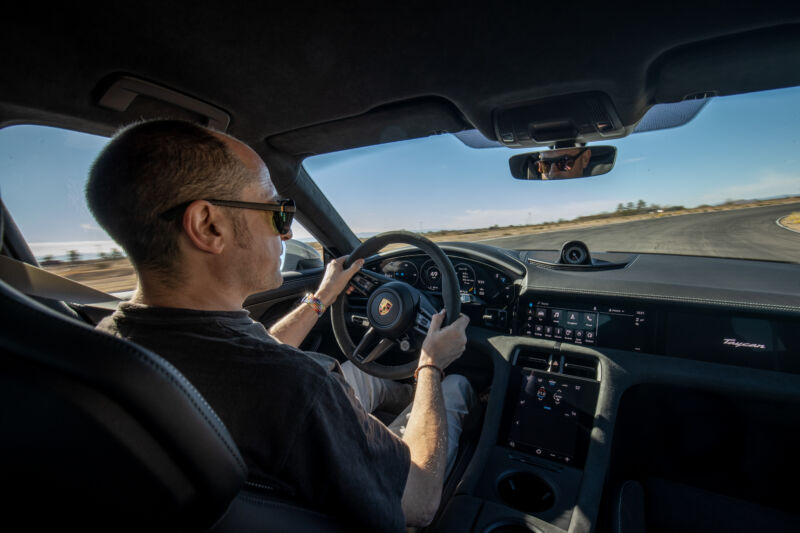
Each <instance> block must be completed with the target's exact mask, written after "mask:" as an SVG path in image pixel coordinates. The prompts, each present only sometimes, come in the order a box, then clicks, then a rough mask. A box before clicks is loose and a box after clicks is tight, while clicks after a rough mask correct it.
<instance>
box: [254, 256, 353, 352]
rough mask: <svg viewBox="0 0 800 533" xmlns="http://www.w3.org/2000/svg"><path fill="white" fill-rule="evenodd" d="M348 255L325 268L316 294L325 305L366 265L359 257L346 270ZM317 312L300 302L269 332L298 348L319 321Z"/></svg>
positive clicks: (329, 303) (334, 298)
mask: <svg viewBox="0 0 800 533" xmlns="http://www.w3.org/2000/svg"><path fill="white" fill-rule="evenodd" d="M346 260H347V256H344V257H340V258H338V259H334V260H333V261H331V262H330V263H328V266H327V267H326V268H325V275H324V276H323V278H322V282H321V283H320V284H319V289H317V292H316V293H314V296H316V297H317V298H319V299H320V300H321V301H322V303H323V304H324V305H325V307H328V306H330V305H331V304H332V303H333V302H335V301H336V298H337V297H338V296H339V293H340V292H342V291H343V290H344V288H345V287H346V286H347V284H348V282H349V281H350V279H351V278H352V277H353V276H354V275H355V273H356V272H358V271H359V270H360V269H361V267H362V266H363V265H364V260H363V259H359V260H358V261H356V262H354V263H353V264H352V265H350V268H348V269H347V270H344V268H343V265H344V262H345V261H346ZM318 318H319V316H317V312H316V311H314V309H312V307H311V306H310V305H306V304H300V307H297V308H296V309H294V310H293V311H292V312H290V313H289V314H288V315H286V316H285V317H283V318H282V319H280V320H279V321H278V322H276V323H275V324H273V326H272V327H271V328H269V334H270V335H272V336H273V337H275V339H276V340H277V341H278V342H282V343H284V344H288V345H290V346H294V347H295V348H297V347H298V346H300V344H301V343H302V342H303V339H305V338H306V335H308V332H309V331H311V328H313V327H314V324H316V323H317V319H318Z"/></svg>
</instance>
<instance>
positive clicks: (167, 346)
mask: <svg viewBox="0 0 800 533" xmlns="http://www.w3.org/2000/svg"><path fill="white" fill-rule="evenodd" d="M98 329H101V330H103V331H106V332H108V333H111V334H112V335H116V336H118V337H122V338H125V339H129V340H131V341H133V342H135V343H137V344H140V345H142V346H144V347H145V348H148V349H150V350H152V351H154V352H155V353H157V354H159V355H160V356H162V357H163V358H165V359H166V360H167V361H169V362H170V363H172V364H173V365H175V367H177V368H178V370H180V371H181V372H182V373H183V374H184V375H185V376H186V377H187V378H188V379H189V381H191V382H192V383H193V384H194V386H195V387H197V389H198V390H199V391H200V393H201V394H202V395H203V396H204V397H205V399H206V400H207V401H208V402H209V403H210V404H211V406H212V407H213V408H214V410H215V411H216V412H217V413H218V414H219V416H220V418H222V421H223V422H224V423H225V425H226V426H227V428H228V430H229V431H230V432H231V435H232V436H233V438H234V440H235V441H236V443H237V445H238V446H239V449H240V450H241V452H242V455H243V456H244V458H245V461H246V462H247V465H248V468H249V470H250V479H251V480H254V481H258V480H264V481H267V482H269V483H272V484H274V482H275V480H278V481H279V482H280V483H282V484H285V486H286V487H287V488H288V489H289V490H290V491H292V492H293V493H294V495H295V496H296V497H297V498H299V499H300V500H302V501H305V502H306V503H308V504H310V505H312V506H314V507H316V508H318V509H321V510H323V511H325V512H328V513H331V514H333V515H337V516H340V517H343V519H344V520H345V521H346V523H351V524H352V523H353V521H357V522H358V523H359V525H360V526H361V527H363V528H364V529H369V530H373V531H403V530H404V528H405V519H404V515H403V511H402V508H401V506H400V500H401V498H402V495H403V490H404V488H405V484H406V478H407V476H408V470H409V465H410V456H409V450H408V447H407V446H406V445H405V444H404V443H403V441H402V440H400V439H399V438H398V437H397V436H395V435H394V434H393V433H392V432H390V431H389V430H388V429H387V428H386V426H384V425H383V424H382V423H381V422H380V421H378V420H377V419H376V418H374V417H373V416H372V415H370V414H368V413H367V412H365V411H364V408H363V407H362V406H361V403H360V402H359V401H358V399H357V398H356V397H355V395H354V393H353V390H352V389H351V388H350V386H349V385H348V384H347V383H346V382H345V381H344V377H343V375H342V373H341V368H340V367H339V363H338V361H336V360H335V359H333V358H331V357H328V356H326V355H323V354H319V353H314V352H303V351H300V350H297V349H295V348H293V347H291V346H288V345H286V344H280V343H278V342H277V341H275V339H273V338H272V337H271V336H270V335H269V334H268V333H267V331H266V329H265V328H264V326H263V325H262V324H261V323H259V322H255V321H253V320H252V319H251V318H250V315H249V313H248V312H247V311H245V310H242V311H213V312H212V311H196V310H191V309H173V308H158V307H147V306H143V305H136V304H130V303H122V304H120V306H119V308H118V309H117V311H116V312H115V313H114V314H113V315H111V316H110V317H107V318H105V319H104V320H103V321H102V322H101V323H100V324H99V325H98Z"/></svg>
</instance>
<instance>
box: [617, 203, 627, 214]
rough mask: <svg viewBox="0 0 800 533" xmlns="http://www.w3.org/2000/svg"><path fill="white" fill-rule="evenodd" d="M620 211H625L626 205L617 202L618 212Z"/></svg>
mask: <svg viewBox="0 0 800 533" xmlns="http://www.w3.org/2000/svg"><path fill="white" fill-rule="evenodd" d="M620 211H625V206H624V205H622V204H617V212H618V213H619V212H620Z"/></svg>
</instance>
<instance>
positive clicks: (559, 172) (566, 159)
mask: <svg viewBox="0 0 800 533" xmlns="http://www.w3.org/2000/svg"><path fill="white" fill-rule="evenodd" d="M616 159H617V148H616V147H615V146H576V147H574V148H559V149H558V150H544V151H541V152H528V153H527V154H520V155H515V156H514V157H512V158H511V159H509V160H508V165H509V167H510V168H511V175H512V176H514V177H515V178H516V179H518V180H563V179H572V178H585V177H587V176H600V175H601V174H608V173H609V172H611V169H612V168H614V162H615V161H616Z"/></svg>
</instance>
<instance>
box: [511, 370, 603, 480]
mask: <svg viewBox="0 0 800 533" xmlns="http://www.w3.org/2000/svg"><path fill="white" fill-rule="evenodd" d="M599 388H600V383H599V382H597V381H594V380H591V379H580V378H573V377H568V376H563V375H561V374H554V373H551V372H543V371H538V370H532V369H529V368H520V367H514V368H513V369H512V372H511V378H510V381H509V385H508V394H507V398H506V407H505V412H504V420H503V428H502V429H501V432H500V442H499V444H501V445H503V446H507V447H509V448H513V449H515V450H519V451H522V452H525V453H529V454H531V455H535V456H539V457H543V458H545V459H549V460H552V461H557V462H560V463H564V464H569V465H572V466H576V467H577V468H582V467H583V464H584V462H585V461H586V450H587V449H588V447H589V436H590V435H589V434H590V433H591V430H592V425H593V421H594V412H595V407H596V405H597V394H598V391H599Z"/></svg>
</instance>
